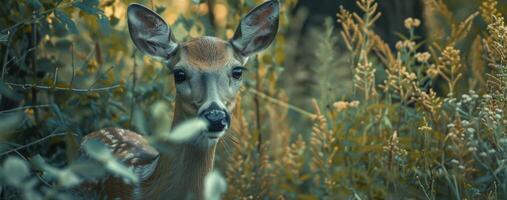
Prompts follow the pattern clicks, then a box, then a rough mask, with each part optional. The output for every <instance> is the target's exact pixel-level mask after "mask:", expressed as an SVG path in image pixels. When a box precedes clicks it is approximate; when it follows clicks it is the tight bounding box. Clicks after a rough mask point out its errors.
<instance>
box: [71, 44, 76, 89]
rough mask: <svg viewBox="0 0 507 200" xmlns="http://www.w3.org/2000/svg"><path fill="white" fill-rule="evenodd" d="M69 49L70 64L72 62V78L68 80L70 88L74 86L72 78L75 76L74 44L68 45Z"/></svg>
mask: <svg viewBox="0 0 507 200" xmlns="http://www.w3.org/2000/svg"><path fill="white" fill-rule="evenodd" d="M70 47H71V62H72V76H71V78H70V87H72V86H74V76H76V73H75V69H76V64H75V62H74V44H71V45H70Z"/></svg>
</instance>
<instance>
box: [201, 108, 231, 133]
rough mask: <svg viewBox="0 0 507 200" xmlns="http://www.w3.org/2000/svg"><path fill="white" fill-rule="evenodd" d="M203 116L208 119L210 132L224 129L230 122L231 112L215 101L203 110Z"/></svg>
mask: <svg viewBox="0 0 507 200" xmlns="http://www.w3.org/2000/svg"><path fill="white" fill-rule="evenodd" d="M201 117H202V118H204V119H205V120H206V121H208V124H209V125H208V131H209V132H221V131H224V130H225V129H226V128H227V126H229V123H230V117H229V114H228V113H227V112H226V111H225V110H224V109H221V108H220V107H219V106H218V104H216V103H214V102H213V103H212V104H211V105H210V106H209V107H208V108H207V109H206V110H204V112H202V114H201Z"/></svg>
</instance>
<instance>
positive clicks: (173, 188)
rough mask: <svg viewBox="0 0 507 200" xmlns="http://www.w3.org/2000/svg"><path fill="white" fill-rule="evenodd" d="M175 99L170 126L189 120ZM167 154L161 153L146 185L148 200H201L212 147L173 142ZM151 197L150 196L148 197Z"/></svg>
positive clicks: (212, 154) (213, 151)
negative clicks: (205, 147)
mask: <svg viewBox="0 0 507 200" xmlns="http://www.w3.org/2000/svg"><path fill="white" fill-rule="evenodd" d="M182 106H183V105H182V104H181V101H178V100H176V106H175V107H176V108H175V112H174V118H173V123H172V127H176V126H178V125H179V124H180V123H182V122H184V121H185V120H188V119H191V118H192V117H193V116H192V115H191V114H188V113H185V112H183V110H184V108H183V107H182ZM171 149H172V150H173V151H172V153H170V154H164V153H162V154H161V156H160V159H159V162H158V165H157V167H156V168H155V171H154V173H153V175H152V176H151V177H150V178H149V179H148V181H147V183H146V184H145V191H146V196H147V197H148V198H147V199H165V198H169V197H170V198H171V199H188V198H190V199H202V198H203V189H204V178H205V176H206V175H207V174H208V173H209V172H210V171H211V170H212V168H213V160H214V157H215V146H212V147H211V148H209V149H201V148H198V147H195V146H193V145H191V144H179V145H174V146H172V148H171ZM150 197H151V198H150Z"/></svg>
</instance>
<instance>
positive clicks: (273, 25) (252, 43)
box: [231, 0, 280, 57]
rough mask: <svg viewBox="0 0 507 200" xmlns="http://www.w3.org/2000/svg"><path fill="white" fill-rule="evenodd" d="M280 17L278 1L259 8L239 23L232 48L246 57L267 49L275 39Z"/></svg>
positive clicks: (275, 0) (272, 0) (265, 3)
mask: <svg viewBox="0 0 507 200" xmlns="http://www.w3.org/2000/svg"><path fill="white" fill-rule="evenodd" d="M279 16H280V3H279V2H278V0H270V1H267V2H264V3H263V4H261V5H259V6H257V7H256V8H254V9H253V10H251V11H250V12H249V13H248V14H247V15H246V16H245V17H243V18H242V19H241V21H240V22H239V26H238V28H237V29H236V32H235V33H234V36H233V38H232V40H231V44H232V46H234V48H235V49H236V51H238V52H239V53H240V54H241V55H242V56H246V57H248V56H250V55H252V54H254V53H256V52H258V51H261V50H263V49H265V48H267V47H268V46H269V45H270V44H271V43H272V42H273V40H274V39H275V36H276V32H277V31H278V18H279Z"/></svg>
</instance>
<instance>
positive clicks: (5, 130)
mask: <svg viewBox="0 0 507 200" xmlns="http://www.w3.org/2000/svg"><path fill="white" fill-rule="evenodd" d="M22 120H23V113H22V112H17V113H10V114H0V134H9V133H12V132H14V131H15V130H16V128H18V127H19V126H20V123H21V121H22Z"/></svg>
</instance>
